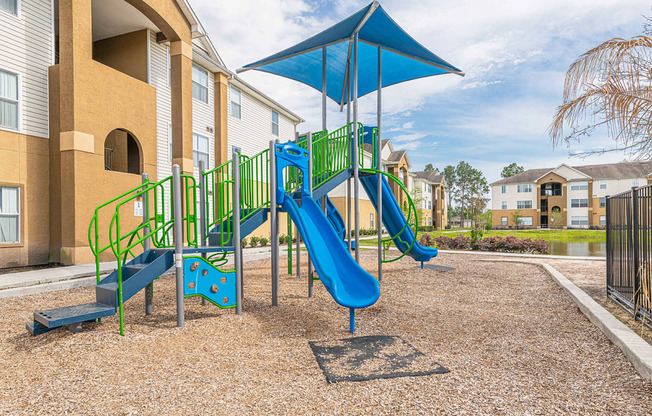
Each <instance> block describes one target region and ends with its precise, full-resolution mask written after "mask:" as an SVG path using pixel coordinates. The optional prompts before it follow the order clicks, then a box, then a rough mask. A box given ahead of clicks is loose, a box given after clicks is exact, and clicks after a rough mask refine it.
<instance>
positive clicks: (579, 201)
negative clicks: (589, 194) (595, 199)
mask: <svg viewBox="0 0 652 416" xmlns="http://www.w3.org/2000/svg"><path fill="white" fill-rule="evenodd" d="M588 206H589V200H588V198H576V199H575V198H574V199H571V208H586V207H588Z"/></svg>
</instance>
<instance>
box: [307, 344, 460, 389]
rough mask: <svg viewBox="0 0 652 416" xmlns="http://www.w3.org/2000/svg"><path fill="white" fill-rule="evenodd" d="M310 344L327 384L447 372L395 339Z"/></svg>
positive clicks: (411, 347)
mask: <svg viewBox="0 0 652 416" xmlns="http://www.w3.org/2000/svg"><path fill="white" fill-rule="evenodd" d="M309 344H310V348H312V352H313V353H314V354H315V358H316V359H317V363H318V364H319V367H320V368H321V369H322V371H323V372H324V375H325V376H326V380H327V381H328V382H329V383H339V382H342V381H365V380H374V379H379V378H395V377H413V376H426V375H430V374H444V373H448V369H446V368H445V367H443V366H441V365H440V364H438V363H437V362H436V361H434V360H432V359H430V358H429V357H427V356H426V355H425V354H423V353H422V352H421V351H419V350H417V349H416V348H414V347H413V346H412V345H410V344H408V343H407V342H405V341H404V340H403V339H402V338H401V337H399V336H395V335H392V336H388V335H371V336H365V337H355V338H345V339H340V340H337V341H312V342H310V343H309Z"/></svg>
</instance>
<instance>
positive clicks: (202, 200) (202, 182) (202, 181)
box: [199, 160, 208, 306]
mask: <svg viewBox="0 0 652 416" xmlns="http://www.w3.org/2000/svg"><path fill="white" fill-rule="evenodd" d="M205 167H206V166H204V161H203V160H200V161H199V217H200V218H199V228H200V230H199V235H200V237H201V246H202V247H206V246H207V245H208V243H207V242H206V233H207V232H208V230H207V228H208V226H207V225H206V224H207V219H206V178H205V177H204V169H205ZM201 256H202V258H204V259H206V257H207V256H208V255H207V253H201ZM201 304H202V305H204V306H206V305H208V300H206V298H204V297H202V298H201Z"/></svg>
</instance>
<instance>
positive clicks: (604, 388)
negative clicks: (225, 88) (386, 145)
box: [0, 253, 652, 415]
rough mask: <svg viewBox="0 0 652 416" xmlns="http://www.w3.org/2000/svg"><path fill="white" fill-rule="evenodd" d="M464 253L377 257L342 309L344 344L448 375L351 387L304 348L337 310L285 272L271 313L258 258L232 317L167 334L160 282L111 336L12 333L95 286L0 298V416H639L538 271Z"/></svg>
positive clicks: (627, 390)
mask: <svg viewBox="0 0 652 416" xmlns="http://www.w3.org/2000/svg"><path fill="white" fill-rule="evenodd" d="M363 254H364V253H363ZM304 260H305V256H304ZM362 260H363V266H364V267H366V268H367V270H370V271H371V272H372V273H375V264H376V260H375V258H374V257H371V256H368V255H366V254H365V255H363V257H362ZM469 260H470V259H469V256H460V255H452V254H442V255H440V256H439V257H438V258H436V259H434V261H433V262H432V263H434V264H439V265H443V266H448V267H453V268H454V270H451V271H448V272H442V271H438V270H431V269H425V270H421V269H417V268H415V267H414V266H415V263H414V262H413V261H411V260H409V259H404V260H401V261H399V262H397V263H392V264H388V265H386V268H385V274H384V281H383V282H382V285H381V293H382V294H381V298H380V300H379V302H378V303H377V304H375V305H373V306H371V307H369V308H367V309H363V310H359V311H357V316H356V320H357V331H356V333H355V335H354V336H370V335H397V336H400V337H401V338H402V339H403V340H405V341H406V342H407V343H408V344H410V345H412V346H414V348H416V349H417V350H419V351H421V352H422V353H423V354H424V355H425V356H426V357H428V358H429V359H432V360H434V361H436V362H438V363H440V364H441V365H442V366H444V367H445V368H447V369H448V370H450V372H449V373H446V374H434V375H429V376H421V377H400V378H391V379H378V380H371V381H363V382H355V383H352V382H342V383H335V384H329V383H328V382H327V381H326V380H325V378H324V375H323V374H322V371H321V370H320V368H319V365H318V363H317V362H316V360H315V357H314V355H313V353H312V351H311V348H310V346H309V342H310V341H316V342H322V341H335V340H340V339H345V338H349V337H350V335H348V332H347V329H348V310H347V309H346V308H343V307H340V306H338V305H336V304H335V302H333V300H332V299H331V297H330V296H329V295H328V293H327V292H326V291H325V289H324V288H323V287H322V286H321V285H320V284H319V283H316V285H315V297H314V298H312V299H308V298H307V297H306V293H307V282H306V279H305V277H304V278H303V279H301V280H299V281H297V280H296V279H295V278H293V277H288V276H284V275H282V277H281V293H280V298H279V306H278V307H272V306H270V281H269V280H270V279H269V261H268V260H261V261H257V262H254V263H248V264H247V265H246V268H245V272H246V275H245V287H244V291H245V299H244V302H243V311H244V313H243V315H242V316H241V317H239V316H236V315H235V314H234V312H233V310H220V309H218V308H216V307H214V306H201V303H200V302H199V300H198V299H189V300H188V302H187V306H186V326H185V327H184V328H175V323H176V320H175V304H174V281H173V279H172V278H169V277H164V278H162V279H160V280H159V281H157V282H156V283H155V293H154V315H153V316H149V317H146V316H144V305H143V303H144V295H143V296H140V295H139V296H137V297H136V298H134V299H132V300H131V301H130V302H129V303H127V304H126V322H127V325H126V336H124V337H121V336H120V335H119V334H118V320H117V317H111V318H107V319H105V321H104V322H103V323H102V324H90V325H87V327H86V328H87V329H86V330H85V331H84V332H82V333H79V334H73V333H71V332H68V331H65V330H57V331H53V332H51V333H48V334H44V335H41V336H38V337H31V336H29V335H28V334H27V332H26V331H25V329H24V325H25V323H27V322H29V321H30V320H31V317H32V312H33V311H34V310H35V309H46V308H53V307H58V306H65V305H70V304H75V303H82V302H89V301H92V300H93V298H94V291H93V288H83V289H75V290H71V291H59V292H52V293H47V294H38V295H31V296H25V297H21V298H15V299H2V300H0V305H1V310H2V313H0V414H28V415H34V414H56V415H59V414H66V413H67V414H84V415H106V414H156V415H164V414H172V415H179V414H184V415H191V414H202V415H205V414H218V413H219V414H233V413H236V414H293V415H294V414H346V415H348V414H365V415H367V414H410V415H412V414H434V413H438V414H455V415H459V414H474V415H475V414H491V415H495V414H510V415H511V414H555V413H572V414H650V413H652V384H651V383H648V382H646V381H644V380H642V379H640V378H639V377H638V375H637V374H636V372H635V370H634V369H633V367H632V366H631V365H630V364H629V362H627V360H626V359H625V357H624V356H623V355H622V353H620V351H619V350H618V349H617V348H616V347H614V346H613V345H612V344H611V343H610V342H609V341H608V340H607V338H606V337H605V336H604V335H602V333H601V332H600V331H599V330H597V329H596V328H595V327H594V326H593V325H591V323H590V322H589V321H588V320H587V319H586V318H585V317H584V316H583V315H582V314H581V313H580V312H579V311H578V309H577V307H576V306H575V305H574V304H573V303H572V301H571V300H570V299H569V298H568V297H567V296H566V295H565V294H564V292H563V291H562V290H561V289H560V288H559V287H558V286H557V285H556V284H555V283H554V282H553V281H552V279H551V278H550V277H549V276H548V275H547V274H546V273H545V272H543V271H542V270H540V268H538V267H536V266H530V265H523V264H508V263H479V262H473V261H469ZM281 264H284V263H281ZM304 270H305V267H304Z"/></svg>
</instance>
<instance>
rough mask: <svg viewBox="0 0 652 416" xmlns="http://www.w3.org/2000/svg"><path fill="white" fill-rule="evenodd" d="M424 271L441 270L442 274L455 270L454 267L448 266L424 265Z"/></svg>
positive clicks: (418, 267)
mask: <svg viewBox="0 0 652 416" xmlns="http://www.w3.org/2000/svg"><path fill="white" fill-rule="evenodd" d="M416 268H417V269H420V268H421V266H417V267H416ZM423 268H424V269H431V270H439V271H440V272H450V271H451V270H455V268H453V267H448V266H438V265H436V264H424V265H423Z"/></svg>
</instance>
